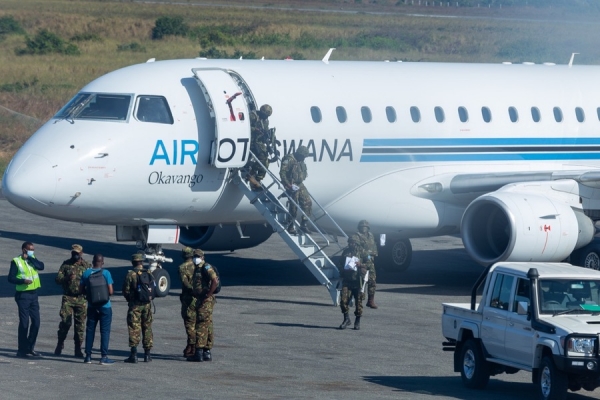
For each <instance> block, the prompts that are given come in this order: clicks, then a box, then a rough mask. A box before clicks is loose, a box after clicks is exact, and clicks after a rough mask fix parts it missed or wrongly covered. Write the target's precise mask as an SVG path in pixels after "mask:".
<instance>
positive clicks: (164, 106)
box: [135, 96, 173, 125]
mask: <svg viewBox="0 0 600 400" xmlns="http://www.w3.org/2000/svg"><path fill="white" fill-rule="evenodd" d="M135 117H136V118H137V119H138V120H139V121H142V122H154V123H157V124H171V125H172V124H173V115H171V110H170V108H169V103H167V99H165V98H164V97H162V96H138V105H137V111H136V114H135Z"/></svg>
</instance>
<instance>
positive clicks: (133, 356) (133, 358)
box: [125, 347, 138, 364]
mask: <svg viewBox="0 0 600 400" xmlns="http://www.w3.org/2000/svg"><path fill="white" fill-rule="evenodd" d="M125 362H126V363H130V364H137V362H138V358H137V347H132V348H131V354H130V355H129V358H126V359H125Z"/></svg>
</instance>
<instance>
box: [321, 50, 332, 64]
mask: <svg viewBox="0 0 600 400" xmlns="http://www.w3.org/2000/svg"><path fill="white" fill-rule="evenodd" d="M334 50H335V47H332V48H330V49H329V51H328V52H327V54H325V57H323V60H322V61H323V62H324V63H325V64H329V57H331V53H333V51H334Z"/></svg>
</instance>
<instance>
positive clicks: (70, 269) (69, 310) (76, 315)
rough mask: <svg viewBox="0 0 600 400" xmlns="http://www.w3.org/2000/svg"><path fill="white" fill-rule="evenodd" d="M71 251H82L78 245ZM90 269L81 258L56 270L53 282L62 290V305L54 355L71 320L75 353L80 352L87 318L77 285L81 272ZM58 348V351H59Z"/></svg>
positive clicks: (83, 297)
mask: <svg viewBox="0 0 600 400" xmlns="http://www.w3.org/2000/svg"><path fill="white" fill-rule="evenodd" d="M73 251H76V252H78V253H80V252H82V251H83V248H82V247H81V246H80V245H73ZM88 268H91V266H90V264H89V263H88V262H87V261H85V260H84V259H83V258H81V259H79V260H77V261H75V260H74V259H73V258H69V259H68V260H65V261H63V263H62V265H61V266H60V268H59V269H58V274H56V278H55V279H54V281H55V282H56V284H57V285H61V286H62V288H63V296H62V303H61V307H60V313H59V315H60V323H59V324H58V342H59V345H58V346H57V350H55V352H56V353H58V354H60V353H61V351H60V350H62V343H63V342H64V341H65V339H66V338H67V334H68V333H69V329H70V328H71V323H72V320H74V321H75V327H74V328H73V340H74V341H75V352H76V354H79V353H80V352H81V344H82V343H83V333H84V331H85V319H86V316H87V301H86V298H85V294H83V293H80V292H79V283H80V281H81V275H83V272H84V271H85V270H86V269H88ZM59 347H60V350H59Z"/></svg>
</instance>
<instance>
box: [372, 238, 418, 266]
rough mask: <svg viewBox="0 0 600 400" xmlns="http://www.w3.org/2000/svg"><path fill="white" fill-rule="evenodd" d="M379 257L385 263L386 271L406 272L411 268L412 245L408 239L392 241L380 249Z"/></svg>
mask: <svg viewBox="0 0 600 400" xmlns="http://www.w3.org/2000/svg"><path fill="white" fill-rule="evenodd" d="M379 255H380V256H381V258H382V259H383V262H384V263H385V266H386V269H388V270H392V271H398V272H404V271H406V270H407V269H408V267H410V262H411V260H412V245H411V244H410V240H408V239H395V240H391V241H390V243H387V244H386V245H385V246H383V247H380V248H379Z"/></svg>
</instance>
